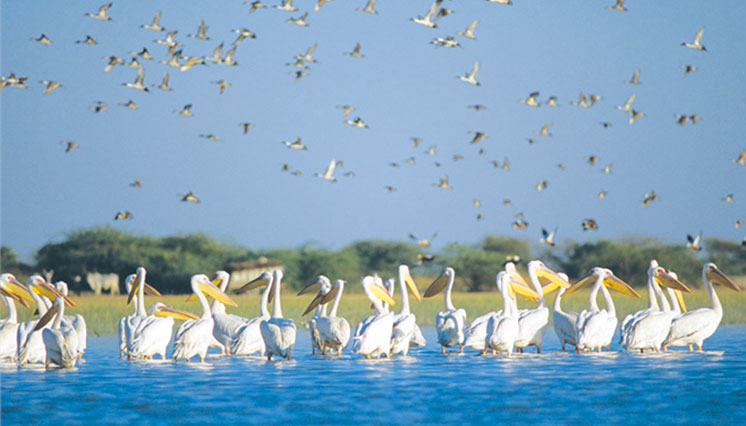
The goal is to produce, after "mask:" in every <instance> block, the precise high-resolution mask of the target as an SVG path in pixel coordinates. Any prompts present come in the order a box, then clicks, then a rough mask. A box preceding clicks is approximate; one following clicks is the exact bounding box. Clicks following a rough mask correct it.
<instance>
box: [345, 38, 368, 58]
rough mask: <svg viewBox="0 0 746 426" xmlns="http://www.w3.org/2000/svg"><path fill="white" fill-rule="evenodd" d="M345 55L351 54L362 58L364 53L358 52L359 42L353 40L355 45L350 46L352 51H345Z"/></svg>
mask: <svg viewBox="0 0 746 426" xmlns="http://www.w3.org/2000/svg"><path fill="white" fill-rule="evenodd" d="M344 54H345V55H346V56H352V57H353V58H364V57H365V55H363V54H362V53H360V43H358V42H355V47H353V48H352V52H345V53H344Z"/></svg>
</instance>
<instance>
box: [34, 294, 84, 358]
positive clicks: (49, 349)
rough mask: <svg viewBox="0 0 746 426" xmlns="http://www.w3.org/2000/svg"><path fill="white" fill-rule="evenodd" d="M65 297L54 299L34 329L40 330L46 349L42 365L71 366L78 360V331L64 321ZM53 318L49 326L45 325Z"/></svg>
mask: <svg viewBox="0 0 746 426" xmlns="http://www.w3.org/2000/svg"><path fill="white" fill-rule="evenodd" d="M64 315H65V299H64V298H63V297H62V296H60V297H58V298H57V299H55V301H54V303H53V305H52V307H51V308H50V309H49V310H48V311H47V312H46V313H45V314H44V315H42V316H41V318H39V321H37V323H36V326H35V327H34V331H35V332H36V331H40V332H41V335H42V341H43V342H44V347H45V351H46V360H45V361H44V366H45V367H46V368H49V366H50V365H51V364H56V365H58V366H60V367H62V368H73V367H75V362H76V361H77V360H78V333H77V332H76V331H75V327H73V325H72V324H71V323H68V322H64V323H63V320H62V318H63V317H64ZM52 318H54V322H53V323H52V326H51V327H46V325H47V324H48V323H49V321H51V320H52Z"/></svg>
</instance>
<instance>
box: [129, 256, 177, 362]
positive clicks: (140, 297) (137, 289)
mask: <svg viewBox="0 0 746 426" xmlns="http://www.w3.org/2000/svg"><path fill="white" fill-rule="evenodd" d="M146 275H147V271H146V270H145V268H144V267H142V266H140V267H138V268H137V270H136V271H135V274H134V276H132V275H130V276H128V277H127V279H126V280H125V285H129V287H128V288H129V290H130V291H129V293H128V296H127V304H130V303H132V302H133V301H134V305H135V311H134V312H133V313H132V314H131V315H128V316H126V317H124V318H122V320H124V338H125V341H126V348H127V359H132V356H133V355H135V353H136V352H135V351H134V349H133V346H134V342H135V339H136V338H137V337H138V336H139V334H140V333H142V330H139V329H138V328H139V326H140V323H141V322H142V321H143V320H144V319H145V318H146V317H147V315H148V313H147V311H146V310H145V292H146V291H147V292H148V293H149V294H154V295H156V296H160V295H161V294H160V293H159V292H158V290H156V289H154V288H153V287H151V286H150V285H149V284H147V283H146V282H145V276H146ZM171 325H172V326H173V322H172V323H171ZM120 326H121V321H120ZM151 327H152V326H151ZM120 330H121V329H120ZM120 338H121V331H120ZM147 339H165V340H166V344H168V341H169V340H171V329H170V328H169V332H168V335H167V336H165V335H163V336H162V335H160V333H159V334H155V333H153V332H152V331H148V336H147ZM147 342H148V345H147V346H148V347H150V346H151V345H152V344H151V343H150V342H151V340H147ZM143 347H144V346H143V343H142V342H141V343H140V348H143ZM121 353H122V351H121V343H120V354H121ZM138 356H143V355H140V354H138Z"/></svg>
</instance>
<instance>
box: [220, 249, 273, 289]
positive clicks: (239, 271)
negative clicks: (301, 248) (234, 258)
mask: <svg viewBox="0 0 746 426" xmlns="http://www.w3.org/2000/svg"><path fill="white" fill-rule="evenodd" d="M275 269H281V270H282V269H285V265H284V264H283V263H282V262H280V261H279V260H275V259H268V258H266V257H264V256H261V257H259V258H258V259H256V260H250V261H245V262H238V263H232V264H230V265H228V268H226V271H227V272H229V273H230V274H231V287H233V288H239V287H241V286H242V285H244V284H246V283H247V282H249V281H251V280H253V279H255V278H257V277H258V276H259V275H261V274H262V273H263V272H272V271H274V270H275Z"/></svg>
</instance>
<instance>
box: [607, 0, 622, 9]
mask: <svg viewBox="0 0 746 426" xmlns="http://www.w3.org/2000/svg"><path fill="white" fill-rule="evenodd" d="M623 4H624V0H616V3H615V4H614V6H606V8H607V9H611V10H618V11H620V12H626V11H627V8H625V7H624V6H623Z"/></svg>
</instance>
